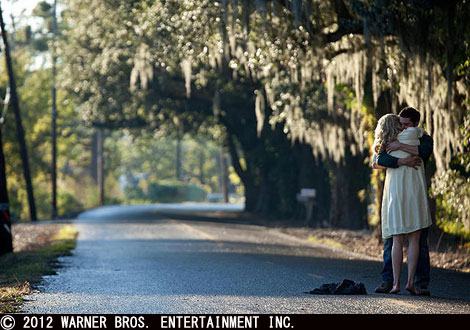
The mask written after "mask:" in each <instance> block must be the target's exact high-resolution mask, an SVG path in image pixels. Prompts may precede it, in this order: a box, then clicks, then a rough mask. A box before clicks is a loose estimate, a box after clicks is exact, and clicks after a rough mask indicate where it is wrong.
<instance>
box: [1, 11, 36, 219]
mask: <svg viewBox="0 0 470 330" xmlns="http://www.w3.org/2000/svg"><path fill="white" fill-rule="evenodd" d="M0 28H1V30H2V39H3V45H4V48H5V62H6V66H7V71H8V78H9V82H10V93H11V94H10V95H11V106H12V109H13V112H14V113H15V123H16V133H17V137H18V142H19V144H20V156H21V160H22V162H23V175H24V179H25V181H26V193H27V196H28V203H29V213H30V217H31V221H36V220H37V216H36V204H35V202H34V193H33V184H32V181H31V172H30V170H29V161H28V150H27V148H26V141H25V137H24V135H25V134H24V128H23V123H22V120H21V113H20V106H19V101H18V95H17V93H16V82H15V75H14V73H13V64H12V60H11V55H10V47H9V44H8V38H7V32H6V29H5V22H4V21H3V12H2V8H1V4H0Z"/></svg>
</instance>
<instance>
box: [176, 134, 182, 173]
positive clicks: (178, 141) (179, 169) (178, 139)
mask: <svg viewBox="0 0 470 330" xmlns="http://www.w3.org/2000/svg"><path fill="white" fill-rule="evenodd" d="M181 153H182V150H181V135H180V132H179V131H178V135H177V137H176V173H175V174H176V180H178V181H180V180H181V179H182V178H183V171H182V164H181V162H182V156H181Z"/></svg>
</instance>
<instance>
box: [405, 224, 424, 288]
mask: <svg viewBox="0 0 470 330" xmlns="http://www.w3.org/2000/svg"><path fill="white" fill-rule="evenodd" d="M420 235H421V231H420V230H418V231H415V232H412V233H409V234H408V235H407V236H408V281H407V282H406V289H407V290H408V291H410V292H411V293H416V289H415V286H414V278H415V273H416V266H417V265H418V257H419V236H420Z"/></svg>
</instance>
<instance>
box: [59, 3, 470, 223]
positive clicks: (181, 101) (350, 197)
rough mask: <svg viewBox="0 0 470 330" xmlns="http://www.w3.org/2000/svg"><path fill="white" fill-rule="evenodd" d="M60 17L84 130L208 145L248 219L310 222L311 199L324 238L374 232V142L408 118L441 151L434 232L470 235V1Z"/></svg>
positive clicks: (149, 6) (85, 10)
mask: <svg viewBox="0 0 470 330" xmlns="http://www.w3.org/2000/svg"><path fill="white" fill-rule="evenodd" d="M63 5H64V11H63V25H64V29H63V42H62V43H61V44H60V47H59V49H60V57H61V63H62V75H61V78H60V79H59V80H60V81H61V84H62V85H61V87H62V88H63V90H64V92H65V93H67V95H68V96H69V97H70V100H68V101H70V102H73V103H74V104H76V105H77V107H76V108H74V111H77V113H78V114H79V118H75V120H78V121H80V122H82V123H85V124H87V125H89V126H95V127H97V126H99V127H104V128H107V129H109V130H115V129H122V128H124V129H126V130H128V133H129V134H130V136H134V137H136V140H135V141H137V140H138V138H139V137H141V133H142V132H143V131H145V132H147V133H145V134H154V133H155V132H159V133H158V134H161V135H162V136H168V137H177V136H179V135H182V134H185V133H191V134H193V136H194V135H198V136H200V135H202V136H206V137H207V136H212V137H214V138H215V140H216V141H219V142H221V143H222V144H223V145H224V147H225V148H226V150H227V151H228V152H229V153H230V156H231V161H232V165H233V171H235V172H236V174H237V175H238V177H239V179H240V181H241V183H242V184H243V187H244V194H245V198H246V210H247V211H252V212H258V213H261V214H263V215H271V216H277V217H280V216H285V217H293V216H296V215H299V205H298V203H297V201H296V199H295V195H296V193H298V192H299V190H300V188H304V187H313V188H315V189H317V208H316V212H315V216H316V220H317V222H318V223H328V224H330V225H334V226H345V227H351V228H363V227H366V226H368V224H369V223H374V221H375V223H376V222H377V215H378V214H379V212H378V211H379V210H378V203H377V201H380V196H381V195H380V191H381V180H382V174H381V173H377V172H372V171H371V170H370V169H369V167H368V164H369V157H370V147H371V144H372V141H371V139H372V131H373V129H374V126H375V124H376V121H377V119H378V118H379V117H380V116H381V115H383V114H385V113H389V112H397V111H398V110H399V109H400V108H401V107H402V106H405V105H412V106H414V107H416V108H418V109H419V110H420V111H421V113H422V119H423V120H422V125H423V126H424V127H425V129H426V130H427V131H428V132H429V133H430V134H431V135H432V136H433V138H434V141H435V150H434V159H435V162H434V163H435V167H436V174H435V177H436V179H435V180H434V181H433V182H435V183H434V188H433V191H434V192H435V195H434V196H435V197H436V198H437V205H438V212H437V215H438V218H439V219H438V222H439V223H444V222H446V223H448V222H449V221H450V222H452V223H454V222H455V220H458V221H457V223H460V224H462V226H464V228H466V229H465V230H467V231H468V221H469V217H468V212H467V211H466V210H468V207H465V206H463V209H462V205H466V204H465V203H468V196H469V193H468V190H465V189H461V190H459V189H458V186H459V185H460V186H464V187H467V186H468V177H469V168H468V166H469V165H468V164H469V159H468V136H467V135H468V123H467V122H468V119H467V121H465V119H464V118H465V114H466V113H468V105H469V104H468V96H469V90H470V88H469V68H470V66H469V63H470V60H469V52H470V50H469V40H470V37H469V36H470V27H469V25H468V24H463V23H462V22H467V21H469V19H470V17H469V16H470V10H469V4H468V1H466V0H461V1H458V0H451V1H445V2H441V1H432V0H420V1H399V0H388V1H386V0H328V1H317V0H257V1H250V0H217V1H214V0H140V1H139V0H134V1H121V0H104V1H103V0H81V1H75V0H67V1H64V3H63ZM467 118H468V115H467ZM466 123H467V124H466ZM465 125H467V126H465ZM146 141H148V140H146ZM146 143H147V142H146ZM149 143H150V142H149ZM149 148H150V149H151V148H152V146H151V145H150V144H149ZM150 149H149V150H150ZM143 152H145V151H143ZM428 174H429V176H433V175H434V173H428ZM443 176H444V177H445V178H452V180H451V179H449V180H446V181H444V180H442V179H439V178H443ZM444 182H448V184H447V185H445V186H443V183H444ZM374 204H375V205H374ZM369 209H370V210H371V211H368V210H369ZM462 210H463V211H462ZM443 221H444V222H443ZM443 227H445V225H443ZM465 230H464V231H465Z"/></svg>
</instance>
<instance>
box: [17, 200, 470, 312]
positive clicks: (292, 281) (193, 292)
mask: <svg viewBox="0 0 470 330" xmlns="http://www.w3.org/2000/svg"><path fill="white" fill-rule="evenodd" d="M165 207H166V209H164V208H165ZM165 207H162V206H142V207H111V208H109V207H108V208H102V209H97V210H93V211H90V212H87V213H84V214H82V215H81V216H80V217H79V218H78V219H77V220H76V221H75V223H76V225H77V228H78V230H79V238H78V244H77V248H76V249H75V251H74V254H73V256H71V257H65V258H62V263H63V266H64V267H63V268H61V269H60V270H59V273H58V275H55V276H49V277H46V278H45V279H44V281H43V285H42V286H40V287H39V288H38V289H39V292H37V293H34V294H32V295H30V296H29V297H27V301H26V303H25V305H24V308H23V311H24V312H32V313H138V314H140V313H470V274H463V273H458V272H452V271H444V270H437V269H433V271H432V275H431V276H432V278H433V282H432V287H431V289H432V292H433V297H412V296H409V295H407V294H406V293H403V294H402V295H398V296H396V295H393V296H392V295H379V294H373V289H374V287H375V286H376V285H377V284H378V282H379V280H380V276H379V272H380V267H381V264H380V263H379V262H377V261H372V260H367V258H364V257H358V256H357V255H352V254H348V253H346V252H341V251H334V250H331V249H328V248H324V247H321V246H316V245H312V243H309V242H307V241H304V240H302V239H299V238H296V237H293V236H289V235H286V234H284V233H282V232H280V231H279V230H277V229H275V228H267V227H262V226H255V225H247V224H239V223H227V222H225V223H217V222H205V221H190V220H184V221H183V220H174V219H171V218H169V217H168V216H159V215H158V214H159V211H163V213H165V214H166V213H168V212H169V211H175V210H176V211H178V212H186V213H188V212H191V210H196V211H208V210H214V209H212V208H214V206H207V207H206V206H201V205H198V206H195V205H186V206H181V205H167V206H165ZM172 208H173V209H172ZM228 208H229V209H230V210H232V211H234V210H237V209H239V206H230V207H228ZM170 209H172V210H170ZM344 278H349V279H352V280H355V281H361V282H363V283H365V285H366V287H367V290H368V292H369V293H370V294H369V295H366V296H318V295H310V294H306V293H305V291H310V290H312V289H313V288H315V287H318V286H320V285H321V284H323V283H330V282H338V281H341V280H342V279H344Z"/></svg>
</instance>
